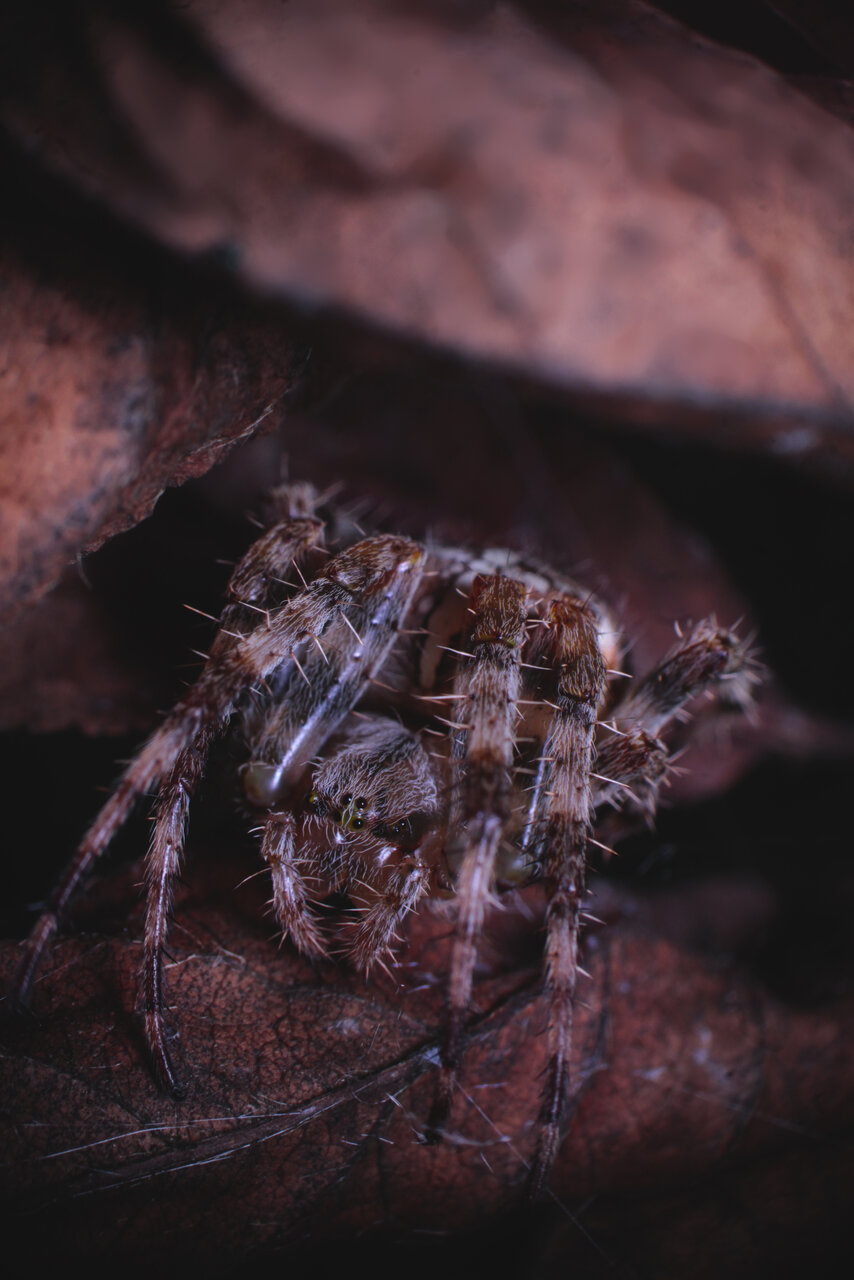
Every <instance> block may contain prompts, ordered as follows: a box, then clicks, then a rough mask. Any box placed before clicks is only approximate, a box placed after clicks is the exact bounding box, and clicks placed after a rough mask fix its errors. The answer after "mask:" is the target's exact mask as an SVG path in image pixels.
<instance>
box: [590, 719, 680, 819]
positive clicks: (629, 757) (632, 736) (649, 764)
mask: <svg viewBox="0 0 854 1280" xmlns="http://www.w3.org/2000/svg"><path fill="white" fill-rule="evenodd" d="M668 758H669V755H668V751H667V747H666V746H665V745H664V743H663V742H662V741H661V739H660V738H655V737H653V736H652V734H651V733H647V732H646V730H645V729H642V728H640V727H639V726H637V725H635V726H633V727H632V728H629V729H626V730H625V731H621V732H618V733H611V734H608V736H607V737H606V738H605V740H604V741H600V742H599V744H598V746H597V749H596V777H594V778H591V782H590V791H591V795H592V807H593V808H594V809H598V808H600V806H602V805H606V804H607V805H611V807H612V808H614V809H622V808H624V807H626V806H627V805H628V806H630V807H631V808H632V809H633V810H637V811H638V812H639V813H641V814H642V815H643V816H644V817H645V818H646V820H647V822H650V823H651V822H652V819H653V817H654V816H655V810H656V808H657V805H658V788H659V786H660V785H661V783H662V782H663V781H664V779H665V777H666V776H667V762H668Z"/></svg>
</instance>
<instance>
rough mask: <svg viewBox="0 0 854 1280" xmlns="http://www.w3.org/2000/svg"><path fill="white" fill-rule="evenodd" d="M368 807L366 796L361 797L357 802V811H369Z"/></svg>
mask: <svg viewBox="0 0 854 1280" xmlns="http://www.w3.org/2000/svg"><path fill="white" fill-rule="evenodd" d="M367 807H368V802H367V800H366V799H365V797H364V796H359V799H358V800H357V801H356V808H357V809H367Z"/></svg>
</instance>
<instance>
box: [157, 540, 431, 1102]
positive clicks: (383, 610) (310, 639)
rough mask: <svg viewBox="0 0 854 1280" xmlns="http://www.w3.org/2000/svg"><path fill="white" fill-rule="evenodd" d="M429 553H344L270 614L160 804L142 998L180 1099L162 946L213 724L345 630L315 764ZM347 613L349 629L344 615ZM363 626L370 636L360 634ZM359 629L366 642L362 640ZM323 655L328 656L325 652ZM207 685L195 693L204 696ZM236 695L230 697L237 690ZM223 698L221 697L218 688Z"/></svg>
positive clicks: (315, 718) (304, 746) (319, 718)
mask: <svg viewBox="0 0 854 1280" xmlns="http://www.w3.org/2000/svg"><path fill="white" fill-rule="evenodd" d="M423 559H424V553H423V552H422V550H421V549H420V548H419V547H418V546H417V545H416V544H415V543H413V542H410V541H409V540H408V539H406V538H398V537H394V536H391V535H386V536H382V537H376V538H368V539H365V541H363V542H360V543H357V544H356V545H355V546H354V547H350V548H348V549H347V550H345V551H342V552H340V553H339V554H338V555H337V556H336V557H335V558H334V559H333V560H330V561H329V563H328V565H327V566H326V568H325V569H324V571H323V572H322V573H321V574H319V575H318V577H316V578H315V579H314V580H313V581H312V582H310V583H309V584H308V586H307V587H306V588H305V590H304V591H302V592H301V593H300V594H299V595H298V596H295V597H294V598H293V599H292V600H290V601H288V602H287V603H286V604H285V605H283V606H282V608H281V609H280V610H279V611H278V612H276V613H272V614H271V615H270V617H269V621H268V622H265V623H264V624H262V625H261V626H259V627H258V628H257V629H256V630H255V631H253V632H252V633H251V634H250V635H248V636H245V637H243V639H241V640H240V641H238V643H237V644H236V646H235V648H234V649H233V650H231V651H230V652H229V655H228V657H227V659H224V660H223V663H222V666H223V667H224V668H225V669H224V670H223V671H221V678H222V680H223V681H224V684H225V688H226V689H227V690H228V696H227V697H226V698H220V699H218V701H217V706H218V708H223V707H225V708H227V710H226V711H225V713H224V714H223V713H222V712H220V714H219V715H217V716H216V717H210V719H209V720H208V721H207V722H202V724H201V725H200V727H199V728H198V729H197V730H196V731H195V732H194V734H193V735H192V737H191V738H190V739H189V741H188V742H187V745H186V747H185V748H184V750H183V752H182V753H181V754H180V755H179V757H178V759H177V761H176V763H175V766H174V767H173V769H172V771H171V773H170V775H169V777H168V779H167V781H166V783H165V785H164V786H163V788H162V790H161V794H160V796H159V798H158V803H157V809H156V820H155V824H154V830H153V832H152V838H151V845H150V847H149V851H148V861H147V864H146V877H147V905H146V923H145V939H144V944H143V995H144V1013H145V1027H146V1036H147V1038H148V1043H149V1047H150V1049H151V1055H152V1061H153V1064H154V1068H155V1072H156V1074H157V1078H158V1080H159V1082H160V1083H161V1085H162V1086H163V1087H164V1088H166V1089H168V1090H169V1091H170V1092H172V1093H174V1094H179V1093H180V1092H181V1085H180V1083H179V1081H178V1077H177V1075H176V1074H175V1070H174V1068H173V1066H172V1062H171V1059H170V1056H169V1052H168V1049H167V1046H166V1034H165V1029H164V1019H163V1007H164V1006H163V983H162V960H161V956H162V949H163V945H164V940H165V936H166V920H167V916H168V912H169V906H170V902H171V894H172V886H173V884H174V880H175V876H176V874H177V872H178V867H179V863H180V858H181V852H182V849H183V842H184V829H185V825H186V815H187V809H188V805H189V800H190V797H191V795H192V792H193V790H194V788H195V786H196V785H197V783H198V780H199V778H200V776H201V773H202V771H203V769H204V764H205V761H206V758H207V753H208V749H209V747H210V743H211V741H212V740H213V737H214V733H215V727H216V728H218V727H219V724H220V722H222V721H224V720H225V718H226V717H227V715H228V714H230V713H231V711H232V710H233V709H234V704H235V701H236V688H237V687H238V684H237V682H236V681H235V673H236V672H240V679H239V688H240V689H241V690H244V689H247V688H252V687H256V688H260V687H261V686H263V684H264V682H265V681H266V680H267V678H268V677H271V676H272V675H273V673H274V672H278V671H280V669H281V668H282V666H283V664H288V663H291V664H292V663H294V661H295V658H294V654H295V651H296V650H298V649H302V651H303V655H304V656H305V653H306V646H307V645H308V644H310V643H316V644H317V645H320V637H321V636H323V635H324V634H326V632H327V631H328V630H329V629H330V628H335V627H338V626H341V627H342V629H344V630H346V633H347V637H349V639H347V638H346V637H345V636H343V635H342V637H341V645H340V646H339V645H336V646H335V647H334V648H333V647H332V646H331V645H330V656H328V657H327V658H326V659H325V661H326V662H328V665H329V667H330V669H331V673H332V674H331V676H330V679H329V683H328V684H325V685H324V686H323V690H322V692H319V693H318V694H317V695H316V698H317V701H316V703H315V704H314V706H313V709H312V712H311V714H310V715H309V717H308V720H307V722H306V723H304V724H302V726H301V731H300V734H299V735H298V743H299V745H297V744H296V743H292V744H291V747H292V750H293V751H294V752H296V751H297V750H298V749H301V750H303V751H305V752H306V753H307V755H308V756H309V757H310V756H311V755H313V754H314V752H315V751H316V750H317V748H318V747H319V746H320V745H322V743H323V741H324V740H325V738H326V737H328V736H329V734H330V733H331V732H332V731H333V730H334V728H335V727H336V726H337V725H338V724H339V723H340V721H341V720H342V719H343V718H344V716H345V715H346V714H347V713H348V712H349V711H350V710H351V708H352V707H353V706H354V705H355V703H356V701H357V700H358V698H359V697H360V696H361V694H362V692H363V691H364V689H365V687H366V685H367V683H368V681H369V680H370V679H371V677H372V676H373V674H374V672H375V671H376V670H377V669H378V668H379V667H380V666H381V665H382V663H383V661H384V660H385V658H386V656H387V654H388V652H389V649H390V648H391V646H392V644H393V643H394V640H395V639H396V636H397V630H398V624H399V622H400V619H401V618H403V617H404V615H405V614H406V612H407V610H408V608H409V605H410V604H411V602H412V597H413V594H414V591H415V588H416V586H417V584H418V580H419V577H420V567H421V564H422V562H423ZM348 614H349V622H350V624H351V626H350V627H346V628H345V627H344V622H343V617H344V616H346V615H348ZM359 626H361V627H362V631H361V632H359ZM356 632H359V635H361V636H363V638H362V639H361V640H360V639H358V638H357V635H356ZM324 652H325V651H324ZM203 681H204V673H203V675H202V680H200V682H199V684H197V685H196V686H195V687H194V689H193V690H191V692H190V695H188V698H190V697H192V696H193V695H194V694H196V691H197V690H198V689H199V685H200V684H202V683H203ZM233 687H234V688H235V692H234V693H232V692H231V690H232V688H233ZM214 692H216V691H214Z"/></svg>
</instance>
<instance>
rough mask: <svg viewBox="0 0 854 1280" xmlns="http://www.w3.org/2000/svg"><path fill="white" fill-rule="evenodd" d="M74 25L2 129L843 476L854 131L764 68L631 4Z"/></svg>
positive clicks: (297, 277)
mask: <svg viewBox="0 0 854 1280" xmlns="http://www.w3.org/2000/svg"><path fill="white" fill-rule="evenodd" d="M83 12H84V13H85V14H86V20H85V24H84V21H83V20H82V19H81V20H80V21H79V22H78V24H77V25H76V26H75V27H74V30H73V35H74V39H73V40H67V41H65V42H64V43H60V41H59V40H57V41H56V42H55V43H54V45H51V44H50V43H49V42H48V41H47V39H46V38H45V37H44V36H42V38H41V39H40V40H39V41H38V42H34V48H33V49H32V50H28V49H26V48H24V49H23V58H24V65H26V63H27V57H30V58H31V59H32V60H33V61H34V66H33V67H32V74H31V75H29V76H24V75H20V76H19V77H18V78H17V80H16V82H15V86H14V87H15V92H14V93H12V94H10V95H9V100H8V102H7V106H6V109H5V118H6V120H7V122H9V124H10V125H11V127H12V128H13V129H14V130H15V131H16V133H17V136H19V137H21V138H26V139H27V141H28V142H29V143H31V144H35V145H36V146H37V148H38V151H39V153H40V155H41V156H42V157H43V158H44V159H45V160H46V161H47V162H48V163H50V164H52V165H53V166H55V167H58V168H61V169H62V170H63V172H65V173H67V174H70V175H71V176H72V177H73V178H74V180H75V181H76V182H78V183H80V184H82V185H83V186H84V187H85V188H86V189H87V190H89V191H94V192H97V193H98V195H99V197H100V198H101V199H103V200H104V201H106V202H107V203H108V204H109V205H110V206H111V207H112V208H114V209H118V210H120V211H121V212H122V213H123V214H124V216H126V217H129V218H131V219H132V220H134V221H136V222H138V223H141V224H142V225H144V226H145V227H146V228H147V229H148V230H149V231H151V232H153V233H154V234H155V235H156V236H158V237H159V238H160V239H161V240H162V241H163V242H164V243H167V244H169V245H172V246H174V247H177V248H180V249H181V250H182V251H184V252H187V253H191V254H198V253H200V252H213V251H216V252H217V253H218V254H219V255H220V256H221V257H222V258H223V259H224V260H226V261H228V262H229V263H231V264H233V268H234V270H235V271H236V272H237V273H238V274H239V276H240V277H241V278H242V279H243V280H245V281H247V282H248V283H250V284H251V285H252V286H253V287H255V288H258V289H262V290H264V291H265V292H271V293H274V294H276V295H278V296H279V297H282V298H285V299H288V300H290V301H295V302H298V303H300V304H301V305H308V306H310V307H312V308H317V307H324V308H329V307H332V308H337V309H339V310H340V311H343V312H346V313H347V314H349V315H350V316H355V317H358V318H359V319H360V320H361V321H362V322H365V323H368V324H370V325H372V326H380V327H381V328H383V329H384V330H386V331H387V332H389V333H393V334H395V335H398V336H405V337H407V338H415V339H418V340H419V341H421V342H426V343H429V344H431V345H433V346H435V347H439V348H442V349H445V350H452V351H454V352H456V353H458V354H459V355H462V356H464V357H468V358H471V359H477V360H480V361H482V360H489V361H491V362H493V363H494V364H495V365H498V366H500V367H502V368H505V369H511V370H513V371H516V372H519V373H522V374H524V375H525V376H526V377H528V378H534V379H537V380H539V381H542V382H544V383H546V384H548V385H550V386H552V387H559V388H567V389H571V390H572V391H573V392H574V393H575V394H576V395H585V396H592V397H594V398H597V399H598V403H599V407H600V408H602V407H604V406H605V405H607V404H609V403H610V405H611V408H612V409H616V410H617V411H619V412H620V413H622V414H624V415H626V414H628V415H629V416H631V417H633V418H634V419H635V420H636V421H638V422H644V421H649V420H650V419H652V420H654V421H655V422H656V423H660V422H661V421H662V420H665V419H667V420H670V421H671V422H673V423H676V424H678V423H679V422H680V421H681V422H683V423H684V422H685V421H686V417H688V418H690V419H691V420H692V421H693V423H694V425H695V427H700V428H702V429H703V430H704V431H705V432H706V433H708V434H709V435H711V436H712V437H713V438H715V439H717V440H721V439H724V440H726V441H727V442H728V443H731V444H738V443H742V444H743V443H750V444H751V445H752V446H753V447H757V446H759V447H762V448H767V449H769V450H771V451H772V452H776V453H779V454H780V455H781V456H784V457H787V458H790V459H792V458H795V459H798V460H805V459H806V460H810V459H812V460H813V461H814V462H815V463H816V464H817V465H819V466H822V467H824V466H827V465H831V466H832V467H833V469H834V471H835V472H837V473H839V472H844V473H845V474H849V475H850V468H851V457H852V453H851V446H850V432H849V431H848V427H847V424H850V420H851V398H852V391H854V382H852V377H854V375H852V372H851V371H852V369H854V361H852V359H851V354H852V351H851V338H850V334H851V333H852V332H854V325H852V310H854V293H852V273H851V265H850V254H849V251H848V244H849V241H850V233H851V226H852V221H851V219H852V215H851V209H852V207H854V151H852V148H851V135H850V130H849V129H848V128H847V127H846V126H845V125H844V124H843V123H842V122H841V121H839V120H838V119H836V118H834V117H833V116H831V115H828V114H826V113H825V112H823V111H822V110H820V109H819V108H818V107H816V106H814V105H813V104H812V103H811V102H809V101H808V100H807V99H806V98H805V97H803V96H802V95H801V94H799V93H798V92H797V91H796V90H795V89H793V88H791V87H790V86H789V85H788V84H787V83H786V82H785V80H784V79H783V78H782V77H781V76H779V75H777V74H775V73H774V72H772V71H770V70H769V69H768V68H766V67H764V66H763V65H761V64H760V63H758V62H757V61H754V60H752V59H750V58H748V57H746V56H744V55H743V54H740V53H737V52H732V51H729V50H726V49H724V48H722V47H720V46H715V45H713V44H711V43H708V42H706V41H704V40H702V39H699V38H697V37H696V36H694V35H693V34H692V33H690V32H689V31H687V30H685V29H684V28H681V27H679V26H678V25H677V24H675V23H673V22H671V21H670V20H668V19H667V18H665V17H663V16H662V15H661V14H660V13H658V12H657V11H655V10H653V9H651V8H649V7H648V6H646V5H644V4H642V3H640V0H609V3H607V4H605V3H597V4H596V5H590V4H586V3H581V2H576V3H574V4H572V5H571V6H561V7H560V8H559V9H556V8H554V7H550V6H538V5H532V6H529V7H528V9H527V10H525V9H522V8H512V7H510V6H507V5H503V6H498V7H493V6H481V5H472V6H470V7H469V8H464V9H463V10H461V11H460V10H458V8H457V6H453V7H452V8H450V9H449V8H448V7H447V6H439V7H434V6H423V5H411V6H405V5H404V6H401V5H399V4H397V3H390V2H388V0H373V3H371V4H362V5H360V6H359V8H358V12H356V11H354V9H353V7H352V6H351V5H349V4H344V3H340V0H325V2H324V3H323V4H322V5H318V4H317V3H316V0H310V2H309V3H290V4H288V5H284V6H283V5H281V4H278V3H276V2H275V0H251V3H246V4H240V5H228V4H220V3H216V4H212V3H209V2H208V0H193V2H192V3H190V4H181V5H180V6H175V10H174V13H175V17H174V19H173V18H171V17H167V16H166V14H168V13H169V10H168V7H167V8H166V11H165V13H164V14H162V15H161V17H160V18H159V19H158V21H157V22H154V21H152V22H151V23H150V24H149V25H148V26H146V25H145V24H143V25H139V23H138V22H137V21H136V20H135V19H127V20H125V21H122V20H121V19H117V18H115V17H114V16H113V15H112V13H111V14H110V16H109V17H107V16H106V15H105V12H104V11H103V10H102V9H101V8H100V7H97V6H95V7H93V8H92V9H91V11H90V10H89V9H88V7H87V6H84V7H83ZM69 21H70V20H69ZM75 58H77V59H79V60H82V62H81V65H80V66H79V67H78V66H77V64H76V63H75ZM82 66H85V67H87V68H88V72H89V74H88V75H85V76H84V75H81V74H80V71H81V67H82ZM60 107H61V110H60ZM105 110H106V112H107V114H106V116H105ZM116 135H118V137H120V138H121V139H122V142H123V145H122V146H121V147H117V137H116ZM721 410H726V412H727V415H728V416H727V418H726V419H722V418H721V416H720V414H721ZM822 447H824V448H826V449H827V450H829V451H830V453H831V454H832V458H830V459H828V458H826V457H821V456H820V455H821V449H822ZM817 455H818V456H817Z"/></svg>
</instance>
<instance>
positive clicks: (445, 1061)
mask: <svg viewBox="0 0 854 1280" xmlns="http://www.w3.org/2000/svg"><path fill="white" fill-rule="evenodd" d="M471 611H472V612H473V614H474V622H473V624H472V627H471V632H470V638H469V643H470V644H471V657H470V658H466V659H465V660H464V662H463V664H462V666H461V668H460V671H459V674H458V676H457V678H456V681H455V685H454V691H455V693H456V694H457V695H462V697H460V700H459V701H458V702H457V703H455V704H454V705H455V706H456V707H457V708H458V711H457V713H456V714H457V715H458V716H459V717H461V718H463V720H464V723H465V727H464V728H462V729H459V730H458V731H457V734H456V737H455V738H454V742H453V758H454V761H455V764H456V779H455V785H454V790H453V796H452V815H454V816H452V820H451V828H452V829H454V828H455V827H456V826H457V817H458V818H459V819H461V820H462V822H463V823H464V825H465V855H464V858H463V864H462V868H461V870H460V873H459V878H458V881H457V898H458V903H459V907H458V916H457V927H456V934H455V937H454V946H453V951H452V954H451V977H450V984H449V987H448V997H447V1004H446V1009H445V1015H444V1017H445V1025H444V1033H443V1038H442V1048H441V1065H440V1070H439V1079H438V1082H437V1086H436V1093H435V1096H434V1100H433V1106H432V1109H431V1112H430V1117H429V1120H428V1123H427V1130H426V1137H427V1140H428V1141H438V1140H439V1139H440V1138H441V1136H442V1133H443V1130H444V1128H445V1125H446V1122H447V1118H448V1112H449V1110H450V1106H451V1101H452V1098H453V1091H454V1085H455V1082H456V1077H457V1073H458V1071H459V1066H460V1060H461V1057H462V1037H463V1027H464V1024H465V1016H466V1012H467V1010H468V1006H469V1001H470V999H471V989H472V975H473V973H474V965H475V960H476V955H477V943H478V938H479V936H480V932H481V928H482V925H483V917H484V913H485V910H486V906H487V903H488V902H489V896H490V892H491V889H492V884H493V870H494V866H495V857H496V854H497V852H498V847H499V844H500V842H501V838H502V835H503V833H504V829H505V826H506V823H507V819H508V817H509V812H510V793H511V781H510V777H511V775H510V771H511V768H512V765H513V746H514V741H515V726H514V715H515V711H516V701H517V699H518V696H519V677H520V662H521V650H522V645H523V643H524V640H525V638H526V618H527V609H526V592H525V588H524V586H523V585H522V583H520V582H517V581H515V579H513V578H503V577H500V576H499V575H497V574H493V575H489V576H487V575H479V576H478V577H476V578H475V580H474V583H473V584H472V589H471Z"/></svg>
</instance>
